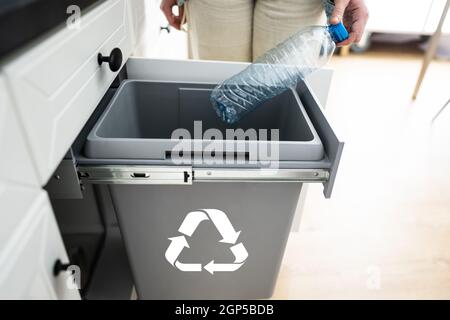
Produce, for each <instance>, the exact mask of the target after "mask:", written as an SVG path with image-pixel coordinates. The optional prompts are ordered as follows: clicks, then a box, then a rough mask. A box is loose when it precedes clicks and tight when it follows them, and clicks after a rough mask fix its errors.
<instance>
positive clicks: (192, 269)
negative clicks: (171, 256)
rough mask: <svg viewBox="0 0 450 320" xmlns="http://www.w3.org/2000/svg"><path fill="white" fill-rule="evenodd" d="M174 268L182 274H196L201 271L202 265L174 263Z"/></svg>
mask: <svg viewBox="0 0 450 320" xmlns="http://www.w3.org/2000/svg"><path fill="white" fill-rule="evenodd" d="M175 266H176V267H177V268H178V269H180V270H181V271H184V272H196V271H202V265H201V264H200V263H181V262H179V261H177V262H175Z"/></svg>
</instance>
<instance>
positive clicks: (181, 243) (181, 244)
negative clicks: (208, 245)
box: [166, 236, 189, 265]
mask: <svg viewBox="0 0 450 320" xmlns="http://www.w3.org/2000/svg"><path fill="white" fill-rule="evenodd" d="M169 240H170V241H172V242H171V243H170V245H169V247H168V248H167V250H166V259H167V261H169V262H170V264H171V265H174V263H175V261H176V260H177V258H178V256H179V255H180V253H181V251H183V249H184V248H189V244H188V242H187V241H186V238H185V237H184V236H181V237H173V238H169Z"/></svg>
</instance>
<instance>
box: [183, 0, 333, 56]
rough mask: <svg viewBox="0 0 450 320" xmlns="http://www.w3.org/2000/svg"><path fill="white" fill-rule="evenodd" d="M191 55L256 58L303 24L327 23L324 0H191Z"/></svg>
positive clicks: (189, 24) (188, 11) (189, 8)
mask: <svg viewBox="0 0 450 320" xmlns="http://www.w3.org/2000/svg"><path fill="white" fill-rule="evenodd" d="M186 9H187V11H186V15H187V21H188V34H189V51H190V52H189V55H190V58H192V59H202V60H224V61H246V62H248V61H253V60H255V59H256V58H258V57H259V56H260V55H262V54H263V53H264V52H266V51H267V50H269V49H271V48H273V47H274V46H276V45H277V44H278V43H280V42H282V41H283V40H285V39H286V38H287V37H289V36H290V35H292V34H294V33H295V32H296V31H298V30H300V29H301V28H303V27H306V26H310V25H323V24H325V23H326V18H325V13H324V8H323V4H322V0H189V1H187V2H186Z"/></svg>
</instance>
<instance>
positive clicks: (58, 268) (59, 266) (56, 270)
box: [53, 259, 70, 277]
mask: <svg viewBox="0 0 450 320" xmlns="http://www.w3.org/2000/svg"><path fill="white" fill-rule="evenodd" d="M69 267H70V263H62V262H61V260H59V259H58V260H57V261H56V262H55V265H54V266H53V275H54V276H55V277H57V276H59V274H60V273H61V272H63V271H67V269H69Z"/></svg>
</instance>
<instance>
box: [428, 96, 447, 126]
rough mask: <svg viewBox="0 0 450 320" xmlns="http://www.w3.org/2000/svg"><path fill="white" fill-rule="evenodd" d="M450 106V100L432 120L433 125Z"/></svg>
mask: <svg viewBox="0 0 450 320" xmlns="http://www.w3.org/2000/svg"><path fill="white" fill-rule="evenodd" d="M449 104H450V99H448V101H447V102H446V103H445V104H444V105H443V106H442V107H441V109H439V111H438V112H437V113H436V114H435V115H434V117H433V119H431V124H433V123H434V122H435V121H436V119H437V118H439V116H440V115H441V114H442V112H444V110H445V109H446V108H447V106H448V105H449Z"/></svg>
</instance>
